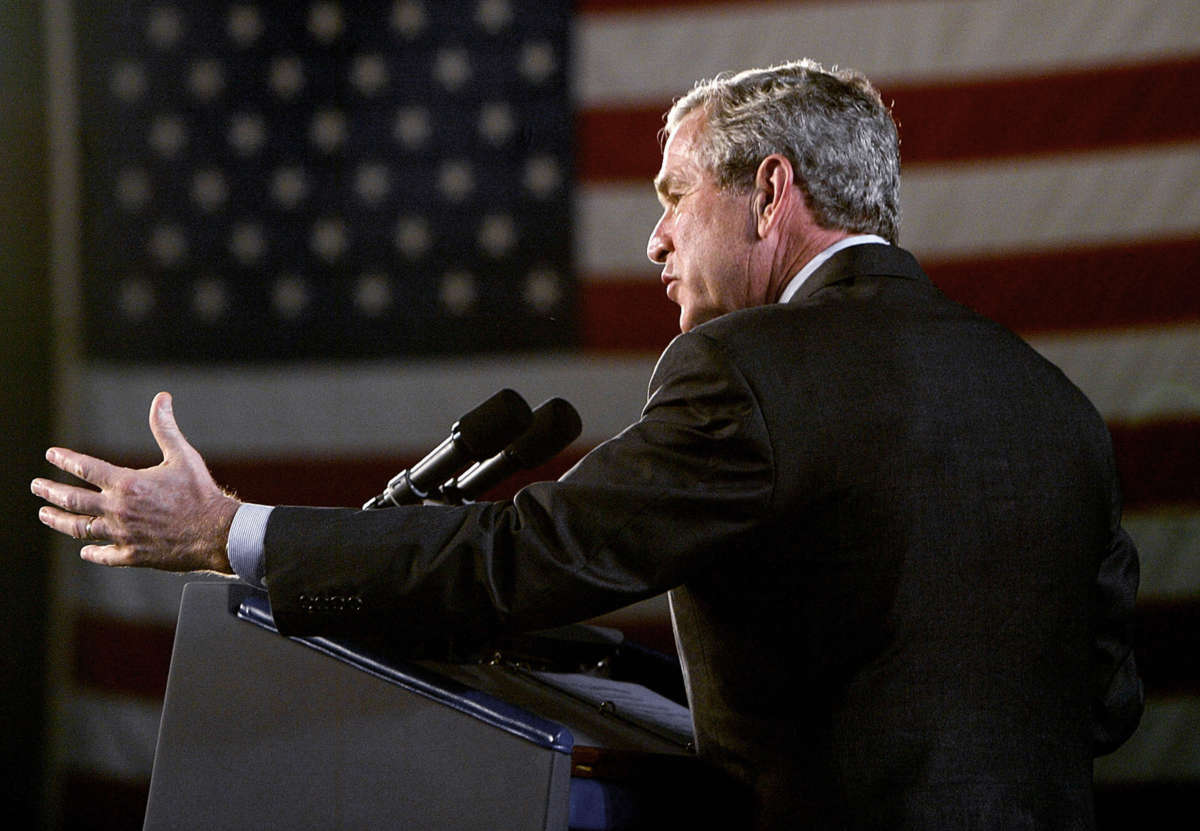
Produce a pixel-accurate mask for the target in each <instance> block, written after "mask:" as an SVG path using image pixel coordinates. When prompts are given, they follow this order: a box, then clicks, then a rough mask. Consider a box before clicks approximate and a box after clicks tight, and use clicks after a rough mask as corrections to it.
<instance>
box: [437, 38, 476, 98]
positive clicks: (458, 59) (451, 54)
mask: <svg viewBox="0 0 1200 831" xmlns="http://www.w3.org/2000/svg"><path fill="white" fill-rule="evenodd" d="M433 77H434V80H436V81H437V82H438V83H439V84H441V85H442V86H443V87H444V88H445V89H446V90H447V91H448V92H456V91H458V90H459V89H460V88H461V87H462V85H463V84H465V83H466V82H467V81H469V80H471V59H470V57H469V56H468V54H467V50H466V49H462V48H459V47H453V48H445V49H439V50H438V53H437V57H436V58H434V61H433Z"/></svg>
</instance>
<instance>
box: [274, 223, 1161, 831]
mask: <svg viewBox="0 0 1200 831" xmlns="http://www.w3.org/2000/svg"><path fill="white" fill-rule="evenodd" d="M1119 502H1120V500H1119V496H1118V491H1117V483H1116V474H1115V472H1114V466H1113V456H1112V451H1111V448H1110V442H1109V437H1108V432H1107V430H1106V428H1105V425H1104V422H1103V421H1102V419H1101V418H1100V416H1099V415H1098V414H1097V413H1096V411H1095V410H1094V408H1093V407H1092V406H1091V405H1090V404H1089V403H1088V401H1087V400H1086V399H1085V398H1084V396H1083V395H1082V394H1081V393H1080V392H1079V390H1077V389H1076V388H1075V387H1074V386H1073V385H1072V384H1071V383H1070V382H1069V381H1067V379H1066V378H1065V377H1064V376H1063V375H1062V373H1061V372H1059V370H1058V369H1056V368H1055V367H1054V366H1052V365H1051V364H1049V363H1048V362H1046V361H1045V360H1043V359H1042V358H1041V357H1040V356H1039V355H1038V354H1037V353H1035V352H1034V351H1033V350H1032V349H1030V348H1029V347H1028V346H1027V345H1026V344H1025V343H1023V342H1022V341H1021V340H1020V339H1018V338H1017V337H1015V336H1014V335H1012V334H1011V333H1010V332H1008V331H1007V330H1005V329H1003V328H1002V327H1000V326H998V325H996V324H994V323H992V322H990V321H988V320H985V319H983V318H981V317H979V316H977V315H975V314H973V313H972V312H970V311H968V310H966V309H964V308H962V307H961V306H958V305H956V304H954V303H952V302H950V301H949V300H947V299H946V298H945V297H944V296H943V295H942V294H941V293H940V292H939V291H938V290H937V289H936V288H935V287H934V286H933V285H932V284H931V283H930V282H929V280H928V278H927V277H925V275H924V274H923V273H922V272H921V270H920V268H919V267H918V265H917V263H916V261H915V260H913V259H912V257H911V256H910V255H908V254H907V253H906V252H904V251H902V250H900V249H897V248H892V247H889V246H882V245H863V246H856V247H852V248H849V249H846V250H844V251H842V252H839V253H838V254H836V255H835V256H834V257H832V258H831V259H830V260H829V261H828V262H826V263H825V264H824V265H822V267H821V268H819V269H818V270H817V272H816V273H815V274H814V275H813V276H812V277H810V278H809V280H808V282H807V283H806V284H805V285H804V286H803V288H802V289H801V292H800V295H799V296H798V297H796V298H794V299H793V301H792V302H790V303H787V304H777V305H773V306H767V307H761V308H755V309H749V310H744V311H739V312H735V313H732V314H728V315H725V316H723V317H720V318H718V319H716V320H713V321H710V322H709V323H707V324H705V325H703V326H700V327H697V328H696V329H695V330H693V331H692V332H690V333H688V334H685V335H681V336H680V337H678V338H676V339H675V340H674V341H673V342H672V344H671V345H670V347H669V348H668V349H667V350H666V352H664V353H663V355H662V357H661V359H660V361H659V363H658V366H657V368H656V370H655V372H654V376H653V379H652V381H651V384H650V396H649V400H648V403H647V405H646V408H645V411H644V412H643V414H642V417H641V419H640V420H639V421H638V422H637V423H636V424H634V425H632V426H631V427H629V428H628V429H627V430H625V431H624V432H622V433H621V434H620V435H618V436H616V437H615V438H613V439H612V440H610V441H608V442H606V443H604V444H602V445H600V446H599V447H597V448H596V449H595V450H593V451H592V452H591V453H590V454H588V455H587V456H586V457H585V458H584V459H583V460H582V461H581V462H580V463H579V464H578V465H577V466H576V467H575V468H574V469H573V470H571V471H570V472H569V473H567V474H566V475H565V476H564V477H563V478H562V480H560V481H559V482H557V483H553V482H551V483H540V484H536V485H533V486H530V487H528V488H526V489H524V490H522V491H521V492H520V493H519V494H518V495H517V496H516V497H515V499H514V500H513V502H512V503H496V504H480V505H474V506H469V507H465V508H449V507H447V508H440V507H415V508H402V509H391V510H385V511H374V512H359V511H350V510H321V509H296V508H285V509H278V510H276V512H275V513H274V514H273V515H272V517H271V521H270V523H269V525H268V528H267V537H266V569H267V571H266V575H267V578H266V579H267V583H268V587H269V591H270V596H271V604H272V607H273V609H274V613H275V618H276V621H277V622H278V624H279V626H280V629H281V630H283V631H285V632H291V633H311V632H325V633H337V632H355V631H362V630H365V629H378V628H385V629H386V630H389V631H408V632H419V631H428V630H439V631H443V630H462V631H478V630H480V629H493V630H494V629H501V628H507V629H528V628H537V627H545V626H549V625H554V624H560V623H564V622H567V621H572V620H578V619H583V618H587V617H590V616H593V615H595V614H598V613H601V612H605V611H609V610H611V609H614V608H616V607H619V606H622V605H625V604H627V603H629V602H631V601H634V600H637V599H639V598H643V597H648V596H650V595H653V594H656V593H659V592H662V591H665V590H668V589H670V590H671V595H670V597H671V607H672V613H673V615H674V620H675V625H676V631H677V637H678V641H679V647H680V651H681V656H682V658H683V660H684V663H685V666H686V670H687V680H688V685H689V695H690V698H691V703H692V708H693V716H694V720H695V726H696V734H697V741H698V748H699V752H700V754H701V755H702V756H704V757H705V758H707V759H709V760H711V761H712V762H713V763H715V764H716V765H719V766H720V767H722V768H724V769H725V770H727V771H729V772H730V773H732V774H733V775H734V776H735V777H736V778H737V779H739V780H740V781H741V782H743V783H745V784H746V785H747V786H748V787H749V788H750V789H751V790H752V791H753V793H754V794H755V798H756V802H757V807H756V809H755V812H756V813H755V816H756V824H757V825H758V826H760V827H780V828H790V827H799V826H800V823H802V822H804V823H807V824H806V825H804V826H803V827H847V826H849V827H862V828H968V827H969V828H995V829H1013V828H1056V829H1061V828H1090V827H1092V825H1093V817H1092V796H1091V764H1092V762H1091V760H1092V756H1093V753H1094V752H1098V751H1104V750H1108V749H1111V748H1112V747H1115V746H1116V744H1119V743H1120V742H1121V741H1123V740H1124V739H1125V738H1126V737H1127V736H1128V735H1129V734H1130V733H1131V732H1132V730H1133V728H1134V726H1135V725H1136V723H1137V719H1138V717H1139V715H1140V711H1141V686H1140V682H1139V681H1138V679H1137V675H1136V671H1135V669H1134V666H1133V658H1132V653H1131V650H1130V645H1129V633H1128V625H1129V618H1130V615H1131V613H1132V606H1133V600H1134V594H1135V592H1136V586H1137V555H1136V551H1135V550H1134V548H1133V545H1132V544H1131V542H1130V540H1129V538H1128V537H1127V536H1126V535H1125V533H1124V532H1123V531H1122V530H1121V528H1120V522H1119V514H1120V507H1119Z"/></svg>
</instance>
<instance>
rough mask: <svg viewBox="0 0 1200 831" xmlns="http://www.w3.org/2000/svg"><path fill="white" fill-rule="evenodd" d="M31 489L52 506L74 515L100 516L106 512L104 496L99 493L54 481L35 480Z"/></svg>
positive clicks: (31, 484)
mask: <svg viewBox="0 0 1200 831" xmlns="http://www.w3.org/2000/svg"><path fill="white" fill-rule="evenodd" d="M29 489H30V490H31V491H33V493H34V494H35V495H37V496H40V497H41V498H42V499H45V500H46V501H47V502H49V503H50V504H52V505H57V506H58V507H60V508H65V509H66V510H68V511H70V512H71V513H74V514H89V515H94V514H100V513H103V512H104V507H103V503H104V495H103V494H101V493H100V492H99V491H93V490H88V489H87V488H80V487H76V486H75V485H65V484H63V483H62V482H55V481H54V480H52V479H34V480H33V482H31V483H30V486H29Z"/></svg>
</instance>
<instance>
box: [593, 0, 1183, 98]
mask: <svg viewBox="0 0 1200 831" xmlns="http://www.w3.org/2000/svg"><path fill="white" fill-rule="evenodd" d="M688 5H692V4H688ZM1197 52H1200V26H1197V25H1196V7H1195V3H1194V2H1193V1H1192V0H1129V1H1128V2H1096V1H1095V0H1074V2H1054V3H1050V2H1042V3H1037V4H1014V3H1006V2H987V3H978V2H976V3H962V2H958V1H957V0H944V1H943V2H921V3H914V2H909V0H900V2H879V3H824V4H809V3H799V4H797V3H758V4H744V5H740V6H739V7H737V8H736V9H731V8H728V7H715V6H707V5H706V6H703V7H693V8H690V9H670V10H659V9H650V10H648V11H645V12H642V11H638V12H628V13H614V14H602V15H595V14H593V15H584V16H583V18H582V24H581V25H580V26H579V28H578V30H577V33H576V43H575V54H574V60H575V64H576V77H575V97H576V100H577V101H579V102H580V103H581V104H582V105H583V106H584V107H586V108H589V109H590V108H597V107H606V108H607V107H613V106H618V107H621V106H626V105H629V104H635V105H649V104H653V105H655V106H658V105H659V104H660V103H667V102H670V101H671V100H672V98H674V97H675V96H678V95H680V94H681V93H683V92H685V91H686V90H687V89H689V88H690V87H691V85H692V83H693V82H694V81H695V80H696V79H697V78H703V77H707V76H711V75H714V74H716V73H718V72H723V71H728V70H738V69H744V68H746V67H751V66H766V65H769V64H773V63H780V62H782V61H789V60H795V59H796V58H800V57H810V58H813V59H815V60H818V61H821V62H823V63H825V64H826V65H834V64H836V65H839V66H850V67H853V68H855V69H857V70H859V71H861V72H864V73H865V74H866V75H867V77H869V78H871V79H872V80H873V81H874V82H875V83H876V84H878V85H880V86H882V87H885V88H889V87H897V86H900V85H907V84H916V83H923V82H930V81H932V82H935V83H940V82H941V81H943V80H949V79H956V80H958V81H960V82H964V83H970V82H971V81H973V80H975V79H978V78H1001V77H1020V76H1034V75H1047V74H1053V73H1055V72H1061V71H1063V70H1065V69H1068V68H1076V69H1085V70H1086V69H1090V68H1092V67H1096V66H1103V65H1109V66H1120V65H1129V64H1135V63H1140V62H1153V61H1161V60H1166V59H1169V58H1172V57H1181V56H1194V55H1195V54H1196V53H1197ZM1091 97H1092V100H1093V101H1094V102H1095V103H1097V105H1098V106H1100V108H1101V109H1105V110H1107V108H1106V107H1104V106H1103V102H1102V98H1100V97H1098V96H1091ZM1185 100H1188V98H1187V97H1185V98H1183V99H1181V103H1182V101H1185ZM1110 112H1119V111H1115V110H1114V111H1110Z"/></svg>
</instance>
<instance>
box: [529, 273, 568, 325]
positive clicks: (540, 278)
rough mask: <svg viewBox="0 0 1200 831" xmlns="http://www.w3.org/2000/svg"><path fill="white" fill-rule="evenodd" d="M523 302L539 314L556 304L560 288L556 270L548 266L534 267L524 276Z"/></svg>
mask: <svg viewBox="0 0 1200 831" xmlns="http://www.w3.org/2000/svg"><path fill="white" fill-rule="evenodd" d="M523 296H524V298H525V302H526V303H528V304H529V305H530V306H532V307H533V308H534V309H536V310H537V311H538V312H540V313H541V314H547V313H549V312H550V311H552V310H553V309H554V307H555V306H557V305H558V301H559V299H560V298H561V297H562V288H561V287H560V280H559V277H558V272H556V271H554V270H553V269H549V268H539V269H535V270H533V271H531V272H529V274H528V275H527V276H526V277H525V291H524V292H523Z"/></svg>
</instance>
